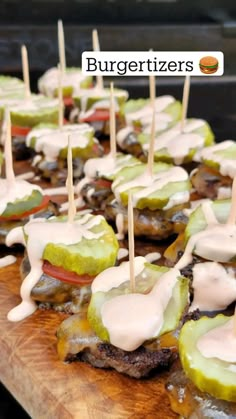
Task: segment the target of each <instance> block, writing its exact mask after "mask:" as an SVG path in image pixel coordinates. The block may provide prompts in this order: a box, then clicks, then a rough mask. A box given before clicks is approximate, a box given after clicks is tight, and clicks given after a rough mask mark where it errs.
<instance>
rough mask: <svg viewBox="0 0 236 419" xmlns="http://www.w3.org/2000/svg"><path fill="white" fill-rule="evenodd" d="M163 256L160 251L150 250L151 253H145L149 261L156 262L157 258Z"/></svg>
mask: <svg viewBox="0 0 236 419" xmlns="http://www.w3.org/2000/svg"><path fill="white" fill-rule="evenodd" d="M160 258H161V254H160V253H159V252H150V253H147V254H146V255H145V259H146V260H147V262H149V263H152V262H154V261H155V260H158V259H160Z"/></svg>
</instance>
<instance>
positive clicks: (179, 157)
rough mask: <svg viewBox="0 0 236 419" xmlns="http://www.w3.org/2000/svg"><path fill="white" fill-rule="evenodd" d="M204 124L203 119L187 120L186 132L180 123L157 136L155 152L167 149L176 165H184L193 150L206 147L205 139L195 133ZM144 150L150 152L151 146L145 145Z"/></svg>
mask: <svg viewBox="0 0 236 419" xmlns="http://www.w3.org/2000/svg"><path fill="white" fill-rule="evenodd" d="M204 124H205V122H204V121H203V120H202V119H194V120H186V122H185V126H184V130H183V132H181V123H180V122H178V123H177V124H176V125H175V126H174V127H172V128H170V129H169V130H167V131H165V132H164V133H162V134H160V135H158V136H157V138H156V139H155V144H154V149H155V151H160V150H162V149H166V150H167V152H168V154H169V155H170V156H171V157H172V159H173V161H174V163H175V164H181V163H183V161H184V158H185V157H186V156H187V155H188V154H189V152H190V150H191V149H193V148H194V149H199V148H202V147H203V146H204V140H205V138H204V137H203V136H202V135H199V134H197V133H194V132H193V131H195V130H196V129H198V128H200V127H202V126H203V125H204ZM143 148H144V150H148V149H149V144H148V143H147V144H144V145H143Z"/></svg>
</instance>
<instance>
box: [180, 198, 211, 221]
mask: <svg viewBox="0 0 236 419" xmlns="http://www.w3.org/2000/svg"><path fill="white" fill-rule="evenodd" d="M204 202H209V203H211V202H212V201H211V200H210V199H208V198H203V199H196V201H191V202H190V208H184V209H183V213H184V215H186V216H187V217H189V216H190V215H191V214H192V212H193V211H195V209H197V208H198V207H200V206H201V205H202V204H203V203H204Z"/></svg>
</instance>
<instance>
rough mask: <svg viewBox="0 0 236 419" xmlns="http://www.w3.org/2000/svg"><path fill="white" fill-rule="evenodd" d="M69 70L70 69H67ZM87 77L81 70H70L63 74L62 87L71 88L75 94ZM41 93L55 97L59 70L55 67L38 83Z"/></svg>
mask: <svg viewBox="0 0 236 419" xmlns="http://www.w3.org/2000/svg"><path fill="white" fill-rule="evenodd" d="M67 70H68V69H67ZM86 78H87V76H84V75H83V74H82V72H81V70H79V69H76V68H75V69H74V70H72V69H69V71H68V72H67V71H66V72H65V73H63V75H62V80H61V85H62V87H71V88H72V90H73V93H74V92H75V91H76V90H77V89H78V88H79V87H80V84H81V82H83V81H84V80H86ZM38 88H39V91H40V92H42V93H44V94H45V95H46V96H50V97H53V96H55V91H56V89H57V88H58V68H57V67H53V68H50V69H49V70H47V71H46V73H44V75H43V76H42V77H41V78H40V79H39V82H38Z"/></svg>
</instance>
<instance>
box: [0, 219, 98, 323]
mask: <svg viewBox="0 0 236 419" xmlns="http://www.w3.org/2000/svg"><path fill="white" fill-rule="evenodd" d="M103 219H104V218H103V217H102V216H100V215H98V216H92V215H91V214H85V215H84V216H83V217H81V218H80V219H77V220H75V221H74V222H73V224H72V223H69V222H58V221H51V222H50V221H47V220H45V219H44V218H38V219H35V220H31V221H30V222H29V223H27V224H26V225H25V226H24V228H23V227H17V228H15V229H13V230H11V231H10V233H9V234H8V235H7V238H6V244H7V246H11V245H12V244H14V243H21V244H23V245H25V246H27V252H28V257H29V262H30V266H31V271H30V273H29V274H28V275H27V276H26V278H25V279H24V281H23V283H22V286H21V291H20V293H21V298H22V302H21V303H20V304H19V305H18V306H16V307H15V308H13V309H12V310H11V311H10V312H9V313H8V320H11V321H19V320H23V319H24V318H25V317H27V316H29V315H30V314H32V313H33V312H34V311H35V310H36V308H37V306H36V304H35V302H34V301H33V300H32V299H31V291H32V289H33V287H34V286H35V285H36V283H37V282H38V280H39V278H40V276H41V275H42V273H43V271H42V263H43V261H42V257H43V252H44V249H45V247H46V246H47V244H49V243H55V244H61V243H63V244H64V245H70V244H76V243H79V242H80V241H81V240H82V238H85V239H87V240H94V239H99V238H100V237H101V236H103V234H104V232H103V231H102V232H100V233H93V232H92V231H91V229H92V228H93V227H94V226H96V225H99V224H100V222H101V220H103ZM25 234H26V235H27V244H26V242H25Z"/></svg>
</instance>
